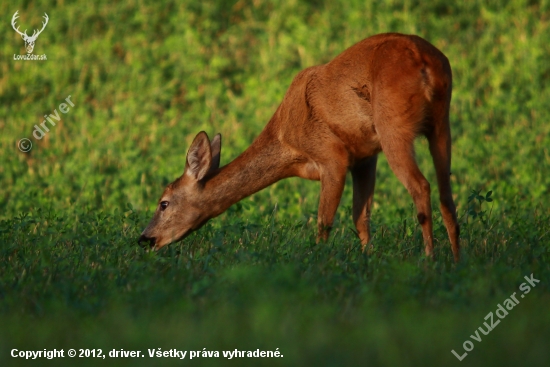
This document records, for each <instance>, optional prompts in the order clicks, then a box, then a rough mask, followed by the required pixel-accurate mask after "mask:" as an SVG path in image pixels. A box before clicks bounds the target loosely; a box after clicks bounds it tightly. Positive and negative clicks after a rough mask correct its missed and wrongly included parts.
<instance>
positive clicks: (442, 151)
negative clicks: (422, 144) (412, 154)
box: [428, 109, 460, 262]
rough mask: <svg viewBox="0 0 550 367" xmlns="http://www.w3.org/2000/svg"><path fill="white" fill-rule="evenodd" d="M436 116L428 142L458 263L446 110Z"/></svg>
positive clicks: (458, 247)
mask: <svg viewBox="0 0 550 367" xmlns="http://www.w3.org/2000/svg"><path fill="white" fill-rule="evenodd" d="M437 115H438V114H437V113H434V130H433V131H432V132H431V134H429V135H428V142H429V145H430V153H431V154H432V158H433V162H434V166H435V172H436V175H437V185H438V187H439V202H440V209H441V215H442V217H443V222H444V223H445V227H446V228H447V233H448V235H449V240H450V241H451V248H452V251H453V256H454V260H455V262H458V261H459V260H460V243H459V239H458V236H459V233H460V228H459V225H458V221H457V218H456V207H455V203H454V201H453V195H452V191H451V182H450V174H451V133H450V129H449V114H448V109H445V110H443V112H442V113H441V114H440V115H441V116H442V117H440V120H435V119H437V118H438V117H439V116H437Z"/></svg>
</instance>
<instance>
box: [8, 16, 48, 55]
mask: <svg viewBox="0 0 550 367" xmlns="http://www.w3.org/2000/svg"><path fill="white" fill-rule="evenodd" d="M17 13H19V10H18V11H16V12H15V14H13V17H12V18H11V26H12V27H13V29H14V30H15V31H16V32H17V33H19V34H20V35H21V38H23V41H25V48H26V49H27V53H28V54H30V53H32V50H34V43H35V42H36V39H37V38H38V36H39V35H40V33H42V31H43V30H44V28H46V25H47V24H48V20H49V18H48V14H46V13H44V19H45V22H42V29H41V30H36V29H35V30H34V32H33V34H32V36H30V37H29V35H28V34H27V30H26V29H25V32H21V31H20V30H19V26H18V27H17V28H15V20H16V19H17V18H19V15H17Z"/></svg>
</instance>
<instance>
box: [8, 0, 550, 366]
mask: <svg viewBox="0 0 550 367" xmlns="http://www.w3.org/2000/svg"><path fill="white" fill-rule="evenodd" d="M0 10H1V11H2V14H4V15H5V16H4V21H2V22H0V35H1V36H2V37H3V39H4V40H5V41H4V43H3V44H2V46H1V48H0V49H1V50H2V55H3V56H4V57H3V58H2V59H1V60H0V131H1V134H0V184H1V185H0V208H1V209H2V210H0V365H2V366H4V365H6V366H12V365H14V366H18V365H25V366H26V365H30V364H34V365H43V364H45V363H46V364H47V361H45V360H38V361H34V362H33V361H25V360H21V359H14V358H12V357H10V351H11V349H13V348H17V349H20V350H41V349H45V348H57V349H60V348H63V349H65V350H68V349H69V348H75V349H79V348H88V349H93V348H101V349H102V350H103V352H104V353H108V351H110V350H112V349H115V348H116V349H121V348H123V349H125V350H141V351H142V352H143V353H147V349H153V348H164V349H171V348H176V349H179V350H200V351H202V350H203V348H206V349H207V350H211V351H212V350H217V351H223V350H235V349H241V350H256V349H261V350H275V349H276V348H279V350H280V351H281V353H282V354H283V355H284V357H283V358H282V359H262V360H258V359H241V360H235V361H228V360H226V359H224V358H221V357H220V358H212V359H193V360H192V361H184V363H189V364H192V365H225V364H233V365H243V364H245V365H285V366H286V365H292V366H304V365H315V366H316V365H319V366H343V365H358V366H364V365H375V366H418V365H442V366H443V365H444V366H449V365H460V364H462V365H468V366H487V365H490V366H492V365H495V366H496V365H499V366H516V365H529V366H531V365H532V366H539V365H540V366H545V365H547V364H548V362H549V361H550V352H549V351H548V347H547V344H548V343H547V340H549V339H550V317H549V315H550V314H549V313H548V307H547V305H548V302H549V301H550V293H549V289H550V286H549V285H550V266H549V265H548V264H549V260H550V251H549V249H550V246H549V243H550V209H549V208H550V199H549V198H550V195H549V194H550V175H549V174H548V173H549V172H550V169H549V168H550V154H549V150H548V147H549V146H550V138H549V136H550V124H548V123H547V122H548V121H549V120H550V110H549V109H548V107H547V106H548V101H549V100H550V87H549V85H550V83H549V82H550V64H549V63H548V55H550V43H549V42H548V40H549V39H550V28H549V26H550V2H548V1H520V0H513V1H509V2H506V5H502V2H500V1H488V2H475V1H469V2H461V3H457V4H451V3H448V2H444V1H439V0H438V1H433V2H428V3H427V2H419V1H404V2H397V1H381V2H371V1H342V2H332V1H286V2H267V1H266V2H263V1H238V2H225V1H219V2H214V1H210V2H189V1H187V2H184V3H183V4H180V3H177V2H171V1H166V0H165V1H162V2H158V3H151V4H146V3H145V2H142V1H124V2H119V3H115V4H112V3H111V2H107V1H98V2H93V3H92V2H82V1H74V2H61V3H57V2H51V1H35V2H32V1H31V2H25V4H23V5H14V4H11V3H7V2H4V3H1V4H0ZM16 10H19V13H20V15H21V17H20V19H19V23H18V24H20V25H21V28H22V29H25V28H28V29H32V28H37V27H38V26H39V25H40V22H41V21H42V19H41V18H40V17H41V15H42V14H43V13H44V12H47V13H48V16H49V17H50V22H49V24H48V26H47V28H46V29H45V30H44V32H43V33H42V34H41V35H40V36H39V37H38V40H37V42H36V46H35V51H34V53H35V54H43V53H45V54H47V57H48V61H44V62H38V61H26V62H23V61H14V60H13V54H22V53H24V48H23V41H22V40H21V38H20V37H19V36H18V35H17V34H16V33H15V32H14V31H13V29H12V28H11V25H10V23H9V19H11V16H12V15H13V13H14V12H15V11H16ZM389 31H397V32H403V33H414V34H418V35H420V36H422V37H424V38H426V39H427V40H429V41H430V42H432V43H433V44H434V45H436V46H437V47H438V48H440V49H441V50H442V51H443V52H444V53H445V54H446V55H447V56H448V58H449V60H450V61H451V65H452V68H453V75H454V89H453V102H452V109H451V125H452V132H453V167H452V172H453V175H452V184H453V190H454V193H455V198H456V200H455V201H456V202H457V205H458V214H459V217H460V223H461V226H462V228H461V229H462V231H461V241H462V246H463V260H462V262H461V263H459V264H458V265H455V264H453V262H452V256H451V252H450V245H449V242H448V239H447V235H446V232H445V229H444V227H443V223H442V221H441V218H440V214H439V211H438V210H437V209H436V210H434V216H435V222H434V236H435V238H436V239H437V240H436V243H435V245H436V249H435V251H436V256H437V260H436V261H435V262H431V261H428V260H427V259H425V258H424V256H423V254H422V235H421V231H420V228H419V226H418V225H417V220H416V217H415V211H414V208H413V207H412V200H411V198H410V196H409V195H408V193H407V192H406V190H405V189H404V187H403V186H402V185H401V184H400V183H399V182H398V181H397V179H396V178H395V177H394V175H393V173H392V172H391V170H390V169H389V167H388V165H387V163H386V161H385V159H384V158H383V156H381V159H380V161H379V165H378V172H377V187H376V192H375V210H374V213H373V227H374V231H373V234H374V250H373V253H372V254H371V255H370V256H365V255H363V254H362V253H361V252H360V245H359V242H358V240H357V239H356V238H355V235H354V234H353V232H352V229H353V226H352V223H351V214H350V212H351V209H350V208H351V190H350V185H347V187H346V190H345V192H344V196H343V199H342V203H341V205H340V209H339V211H338V215H337V219H336V222H335V226H334V228H335V230H334V231H333V234H332V236H331V238H330V241H329V243H327V244H319V245H315V240H314V239H315V234H316V233H315V227H316V225H315V222H316V210H317V200H318V195H319V184H318V183H316V182H307V181H304V180H299V179H288V180H285V181H281V182H279V183H277V184H275V185H273V186H271V187H269V188H267V189H265V190H263V191H262V192H260V193H258V194H255V195H253V196H252V197H251V198H248V199H245V200H244V201H243V202H242V203H241V204H237V205H235V206H233V207H232V208H230V209H229V211H228V212H227V213H225V214H223V215H222V216H220V217H219V218H216V219H214V220H212V221H211V222H210V223H208V224H207V225H206V226H205V227H204V228H203V229H201V230H200V231H199V232H197V233H195V234H193V235H191V236H190V237H189V238H188V239H186V240H185V242H184V243H178V244H173V245H171V246H169V247H168V248H167V249H165V250H162V251H160V252H159V253H147V252H144V251H143V250H142V249H140V248H139V247H138V246H137V244H136V239H137V237H138V235H139V233H140V232H141V231H142V230H143V228H144V227H145V225H146V224H147V222H148V220H149V219H150V217H151V215H152V210H153V209H154V206H155V204H156V201H157V199H158V196H159V195H160V193H161V191H162V189H163V187H164V186H165V185H166V184H167V183H168V182H170V181H172V180H173V179H175V178H176V177H177V176H179V175H180V174H181V173H182V171H183V168H184V160H185V153H186V150H187V148H188V147H189V144H190V142H191V141H192V139H193V138H194V136H195V134H196V133H197V132H198V131H200V130H205V131H207V132H208V133H209V134H210V136H213V135H214V134H215V133H217V132H221V133H222V134H223V136H224V146H223V149H222V164H226V163H227V162H229V161H230V160H232V159H233V158H235V157H236V156H237V155H238V154H239V153H240V152H241V151H242V150H244V149H245V148H246V147H247V146H248V144H250V143H251V142H252V140H253V138H254V137H255V136H256V135H258V134H259V132H260V131H261V129H262V128H263V126H264V125H265V124H266V122H267V121H268V120H269V118H270V117H271V115H272V114H273V112H274V111H275V109H276V107H277V105H278V103H279V102H280V101H281V99H282V97H283V96H284V93H285V91H286V89H287V88H288V85H289V84H290V81H291V80H292V78H293V76H294V75H295V74H296V73H297V72H298V71H300V70H301V69H303V68H305V67H307V66H311V65H315V64H319V63H324V62H327V61H329V60H330V59H332V58H333V57H334V56H336V55H337V54H338V53H339V52H341V51H343V50H344V49H345V48H346V47H349V46H351V45H352V44H354V43H355V42H357V41H359V40H361V39H363V38H365V37H367V36H369V35H373V34H376V33H381V32H389ZM28 33H30V32H28ZM68 95H71V96H72V98H71V99H72V101H73V102H74V103H75V106H74V107H73V108H72V109H71V110H70V111H69V112H68V113H67V114H66V115H62V121H61V122H59V123H57V125H56V126H55V127H53V128H51V130H50V132H49V133H47V134H46V136H45V137H44V138H43V139H41V140H37V139H35V138H33V137H32V131H33V129H34V125H35V124H40V123H41V122H42V121H43V116H44V114H49V113H52V112H53V110H54V109H56V108H58V106H59V104H60V103H62V102H63V101H64V99H65V98H66V97H67V96H68ZM25 137H26V138H29V139H31V141H32V143H33V148H32V150H31V151H30V152H29V153H22V152H20V151H19V150H18V149H17V146H16V144H17V142H18V141H19V139H21V138H25ZM417 150H418V151H417V159H418V161H419V164H420V166H421V169H422V171H423V172H424V173H425V175H426V176H427V178H428V179H429V181H430V182H432V188H433V190H432V191H433V193H432V194H433V195H432V199H433V202H434V208H437V205H436V198H437V189H436V185H435V174H434V170H433V167H432V163H431V158H430V157H429V153H428V149H427V145H426V142H425V141H422V140H419V142H418V144H417ZM472 190H473V191H472ZM489 191H492V195H491V196H486V195H487V194H488V192H489ZM472 192H474V193H476V195H472ZM482 198H483V199H482ZM486 198H492V199H493V201H487V200H485V199H486ZM531 273H533V274H534V277H535V278H537V279H540V280H541V282H540V283H539V284H538V285H537V286H536V287H535V288H534V289H533V290H532V291H531V292H530V293H529V294H526V295H525V298H522V299H520V300H521V302H520V303H519V304H518V305H517V306H516V307H515V308H514V309H513V310H511V311H510V313H509V315H508V316H506V318H505V319H503V320H502V322H501V323H500V324H499V325H498V326H497V327H496V328H495V329H494V330H493V331H492V332H491V333H490V334H489V335H487V336H482V341H481V342H475V341H474V342H473V343H474V346H475V348H474V350H473V351H472V352H470V353H469V355H468V356H467V357H466V359H465V360H463V361H462V362H459V361H458V360H457V359H456V358H455V357H454V356H453V355H452V354H451V350H452V349H454V350H455V351H457V352H459V353H460V354H461V353H463V347H462V344H463V342H464V341H466V340H472V339H470V335H472V334H474V333H475V330H476V329H477V328H478V327H480V326H483V322H484V321H485V320H484V317H485V316H486V315H487V314H488V313H489V312H494V311H495V310H496V308H497V304H499V303H502V302H503V301H504V300H505V299H507V298H508V297H509V296H510V295H511V294H512V293H513V292H518V294H519V293H520V291H519V290H518V287H519V286H520V284H521V283H523V282H525V280H524V278H523V277H524V276H525V275H530V274H531ZM49 363H50V364H52V365H54V364H55V365H74V364H75V363H77V364H83V365H106V364H109V365H132V366H134V365H151V364H152V363H154V364H155V365H157V364H160V365H162V364H166V365H169V364H174V363H175V360H173V359H149V358H140V359H109V358H107V359H105V360H94V359H92V358H86V359H76V360H75V359H70V358H65V359H58V360H53V361H51V362H49Z"/></svg>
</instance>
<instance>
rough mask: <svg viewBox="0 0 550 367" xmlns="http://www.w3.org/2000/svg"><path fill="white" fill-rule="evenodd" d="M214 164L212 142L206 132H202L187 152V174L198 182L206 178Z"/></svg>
mask: <svg viewBox="0 0 550 367" xmlns="http://www.w3.org/2000/svg"><path fill="white" fill-rule="evenodd" d="M211 163H212V152H211V151H210V140H209V139H208V135H206V133H205V132H204V131H201V132H200V133H198V134H197V136H196V137H195V140H193V143H192V144H191V147H190V148H189V151H188V152H187V162H186V164H185V174H187V175H191V176H192V177H194V178H195V179H196V180H197V181H200V180H202V179H203V178H204V176H206V174H207V173H208V170H209V169H210V166H211Z"/></svg>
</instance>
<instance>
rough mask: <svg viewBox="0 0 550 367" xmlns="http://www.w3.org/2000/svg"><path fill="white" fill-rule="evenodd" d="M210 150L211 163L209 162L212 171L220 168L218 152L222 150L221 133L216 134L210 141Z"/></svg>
mask: <svg viewBox="0 0 550 367" xmlns="http://www.w3.org/2000/svg"><path fill="white" fill-rule="evenodd" d="M210 150H211V152H212V163H211V164H210V170H211V171H214V170H217V169H218V168H220V152H221V150H222V135H221V134H216V136H214V138H213V139H212V142H211V143H210Z"/></svg>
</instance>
